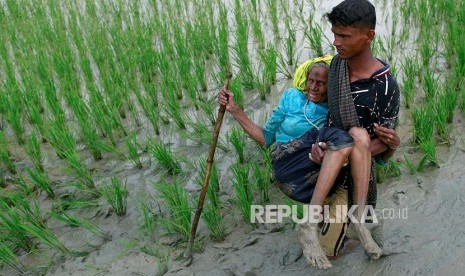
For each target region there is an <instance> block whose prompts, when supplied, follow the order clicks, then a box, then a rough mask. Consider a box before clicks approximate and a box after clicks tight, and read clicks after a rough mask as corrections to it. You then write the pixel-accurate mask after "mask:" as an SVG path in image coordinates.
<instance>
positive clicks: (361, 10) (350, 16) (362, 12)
mask: <svg viewBox="0 0 465 276" xmlns="http://www.w3.org/2000/svg"><path fill="white" fill-rule="evenodd" d="M326 17H327V18H328V20H329V22H331V24H332V25H333V26H352V27H366V28H370V29H373V30H374V29H375V25H376V11H375V7H374V6H373V4H371V3H370V2H369V1H367V0H345V1H342V2H341V3H339V5H337V6H336V7H334V8H333V10H332V11H331V12H329V13H327V14H326Z"/></svg>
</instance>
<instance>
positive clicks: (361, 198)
mask: <svg viewBox="0 0 465 276" xmlns="http://www.w3.org/2000/svg"><path fill="white" fill-rule="evenodd" d="M349 133H350V135H351V136H352V137H353V138H354V148H353V150H352V153H351V154H350V157H349V160H350V164H351V173H352V178H353V183H354V203H355V204H356V205H357V209H356V213H355V218H356V219H357V221H358V222H354V223H353V226H354V228H355V229H356V230H357V232H358V235H359V238H360V242H361V243H362V245H363V247H364V248H365V251H366V252H367V253H368V254H369V255H370V257H371V258H372V259H378V258H379V257H380V256H381V253H382V252H381V249H380V248H379V246H378V245H377V244H376V243H375V241H374V240H373V238H372V236H371V233H370V231H369V230H368V229H367V228H366V227H365V224H364V223H365V222H364V219H365V218H364V215H365V214H364V211H365V207H366V198H367V194H368V184H369V180H370V168H371V153H370V143H371V140H370V137H369V135H368V133H367V131H366V130H365V129H364V128H360V127H354V128H352V129H350V131H349Z"/></svg>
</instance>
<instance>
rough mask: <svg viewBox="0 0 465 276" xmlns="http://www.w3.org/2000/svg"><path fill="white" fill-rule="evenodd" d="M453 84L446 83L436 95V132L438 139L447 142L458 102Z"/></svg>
mask: <svg viewBox="0 0 465 276" xmlns="http://www.w3.org/2000/svg"><path fill="white" fill-rule="evenodd" d="M453 86H454V84H453V83H451V84H449V83H448V82H446V84H444V86H443V88H442V89H441V90H440V91H439V92H438V93H437V95H436V99H435V100H436V104H435V105H434V107H435V110H436V116H435V120H436V132H437V134H438V135H439V138H440V139H441V140H442V141H444V142H447V141H449V133H450V126H449V124H450V123H452V119H453V116H454V112H455V109H456V107H457V102H458V93H457V92H456V91H455V88H454V87H453Z"/></svg>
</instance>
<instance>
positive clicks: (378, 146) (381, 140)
mask: <svg viewBox="0 0 465 276" xmlns="http://www.w3.org/2000/svg"><path fill="white" fill-rule="evenodd" d="M375 133H376V135H377V136H378V138H375V139H373V140H371V144H370V151H371V155H372V156H375V155H376V154H379V153H382V156H381V159H382V160H383V161H384V162H387V161H388V160H389V159H390V158H391V157H392V156H393V155H394V153H395V152H396V149H397V148H398V147H399V145H400V137H399V135H398V134H397V132H396V131H395V130H394V129H390V128H387V127H383V126H380V125H378V124H375Z"/></svg>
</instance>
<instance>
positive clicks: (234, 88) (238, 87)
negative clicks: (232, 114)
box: [229, 78, 244, 109]
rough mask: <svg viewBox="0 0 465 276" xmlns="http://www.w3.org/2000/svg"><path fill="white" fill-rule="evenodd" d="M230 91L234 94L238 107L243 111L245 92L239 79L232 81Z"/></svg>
mask: <svg viewBox="0 0 465 276" xmlns="http://www.w3.org/2000/svg"><path fill="white" fill-rule="evenodd" d="M229 91H231V93H233V95H234V101H235V102H236V105H237V106H238V107H240V108H241V109H244V92H243V91H242V84H241V82H240V81H239V79H238V78H233V79H232V80H231V85H230V86H229Z"/></svg>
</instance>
